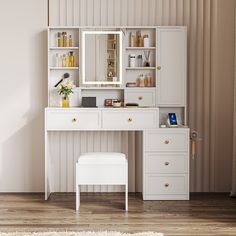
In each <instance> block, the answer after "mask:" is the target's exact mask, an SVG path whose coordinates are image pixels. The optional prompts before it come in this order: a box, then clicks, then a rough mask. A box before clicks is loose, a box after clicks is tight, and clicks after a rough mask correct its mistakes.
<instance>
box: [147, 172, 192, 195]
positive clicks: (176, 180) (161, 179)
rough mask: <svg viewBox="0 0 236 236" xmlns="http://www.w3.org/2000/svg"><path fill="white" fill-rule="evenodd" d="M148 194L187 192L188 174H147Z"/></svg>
mask: <svg viewBox="0 0 236 236" xmlns="http://www.w3.org/2000/svg"><path fill="white" fill-rule="evenodd" d="M145 189H146V194H148V195H152V194H153V195H154V194H187V193H188V178H187V175H171V176H160V175H152V174H147V175H146V182H145Z"/></svg>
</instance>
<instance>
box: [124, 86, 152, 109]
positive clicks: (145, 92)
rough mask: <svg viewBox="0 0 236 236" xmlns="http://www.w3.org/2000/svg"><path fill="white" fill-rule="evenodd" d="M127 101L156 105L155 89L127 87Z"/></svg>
mask: <svg viewBox="0 0 236 236" xmlns="http://www.w3.org/2000/svg"><path fill="white" fill-rule="evenodd" d="M125 103H137V104H139V106H149V107H154V106H155V90H154V89H152V88H149V89H127V91H126V92H125Z"/></svg>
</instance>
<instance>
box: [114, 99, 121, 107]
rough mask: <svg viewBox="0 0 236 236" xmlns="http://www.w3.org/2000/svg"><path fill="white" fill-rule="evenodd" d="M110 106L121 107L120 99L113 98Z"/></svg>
mask: <svg viewBox="0 0 236 236" xmlns="http://www.w3.org/2000/svg"><path fill="white" fill-rule="evenodd" d="M112 107H114V108H119V107H121V101H120V100H113V101H112Z"/></svg>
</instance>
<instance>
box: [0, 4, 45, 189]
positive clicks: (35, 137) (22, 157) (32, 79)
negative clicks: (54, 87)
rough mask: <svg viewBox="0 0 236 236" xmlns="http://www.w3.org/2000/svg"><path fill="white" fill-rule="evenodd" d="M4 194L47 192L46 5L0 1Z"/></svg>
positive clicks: (0, 148) (0, 144)
mask: <svg viewBox="0 0 236 236" xmlns="http://www.w3.org/2000/svg"><path fill="white" fill-rule="evenodd" d="M0 26H1V27H0V35H1V36H0V37H1V39H0V52H1V57H0V90H1V92H0V108H1V109H0V110H1V112H0V191H2V192H8V191H20V192H23V191H43V187H44V184H43V183H44V177H43V176H44V151H43V108H44V107H45V105H46V99H47V97H46V96H47V93H46V91H47V86H46V80H47V74H46V65H47V62H46V58H47V57H46V52H47V49H46V43H47V39H46V31H45V30H46V27H47V1H46V0H20V1H19V0H1V1H0Z"/></svg>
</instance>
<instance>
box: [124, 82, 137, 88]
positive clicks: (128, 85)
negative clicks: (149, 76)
mask: <svg viewBox="0 0 236 236" xmlns="http://www.w3.org/2000/svg"><path fill="white" fill-rule="evenodd" d="M126 87H137V85H136V83H135V82H127V83H126Z"/></svg>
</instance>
